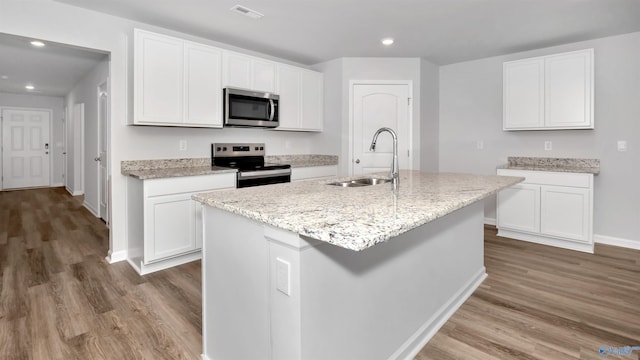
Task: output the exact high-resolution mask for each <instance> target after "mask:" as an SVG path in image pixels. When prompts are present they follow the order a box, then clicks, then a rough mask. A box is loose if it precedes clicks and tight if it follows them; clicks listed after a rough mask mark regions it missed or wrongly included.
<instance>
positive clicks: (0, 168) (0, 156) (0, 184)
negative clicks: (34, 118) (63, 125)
mask: <svg viewBox="0 0 640 360" xmlns="http://www.w3.org/2000/svg"><path fill="white" fill-rule="evenodd" d="M4 110H24V111H46V112H48V113H49V185H47V186H49V187H51V178H53V149H54V146H53V145H52V143H51V141H52V138H53V109H44V108H27V107H19V106H0V117H2V119H1V120H0V148H1V149H2V151H0V177H3V176H4V163H3V160H4V143H3V139H4V136H3V134H2V131H3V130H4V117H3V116H2V113H3V112H4ZM0 190H4V180H2V181H0Z"/></svg>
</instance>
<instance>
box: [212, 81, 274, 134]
mask: <svg viewBox="0 0 640 360" xmlns="http://www.w3.org/2000/svg"><path fill="white" fill-rule="evenodd" d="M223 93H224V126H244V127H266V128H274V127H277V126H278V125H279V122H278V108H279V107H278V102H279V101H280V96H278V95H276V94H272V93H266V92H259V91H249V90H241V89H234V88H225V89H224V92H223Z"/></svg>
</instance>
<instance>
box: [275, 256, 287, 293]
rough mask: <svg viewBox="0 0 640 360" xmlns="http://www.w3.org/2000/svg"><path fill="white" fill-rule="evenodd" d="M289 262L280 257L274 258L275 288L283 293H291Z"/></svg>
mask: <svg viewBox="0 0 640 360" xmlns="http://www.w3.org/2000/svg"><path fill="white" fill-rule="evenodd" d="M290 277H291V264H290V263H289V262H288V261H286V260H282V259H280V258H276V289H278V290H279V291H280V292H282V293H283V294H285V295H287V296H290V294H291V280H290Z"/></svg>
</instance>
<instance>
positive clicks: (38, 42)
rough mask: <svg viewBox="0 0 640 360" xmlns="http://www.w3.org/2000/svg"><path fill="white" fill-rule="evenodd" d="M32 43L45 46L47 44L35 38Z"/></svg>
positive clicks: (36, 45)
mask: <svg viewBox="0 0 640 360" xmlns="http://www.w3.org/2000/svg"><path fill="white" fill-rule="evenodd" d="M31 45H33V46H35V47H43V46H44V45H45V44H44V43H43V42H42V41H38V40H33V41H32V42H31Z"/></svg>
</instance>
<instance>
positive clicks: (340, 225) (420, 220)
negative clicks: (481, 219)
mask: <svg viewBox="0 0 640 360" xmlns="http://www.w3.org/2000/svg"><path fill="white" fill-rule="evenodd" d="M352 178H356V177H352ZM343 179H350V178H343ZM523 180H524V178H521V177H509V176H486V175H471V174H453V173H440V174H435V173H422V172H418V171H401V172H400V186H399V189H398V190H397V191H395V192H394V191H393V190H391V185H390V184H381V185H375V186H363V187H352V188H343V187H339V186H331V185H327V184H328V183H330V182H333V181H335V179H334V180H323V181H317V180H309V181H301V182H295V183H287V184H275V185H269V188H268V191H265V190H266V189H265V187H264V186H261V187H251V188H243V189H236V190H233V191H224V190H223V191H216V192H209V193H202V194H196V195H194V196H193V198H194V199H195V200H197V201H200V202H201V203H203V204H205V205H209V206H212V207H215V208H219V209H222V210H226V211H229V212H231V213H235V214H239V215H242V216H245V217H247V218H250V219H253V220H257V221H259V222H262V223H265V224H269V225H272V226H275V227H277V228H281V229H284V230H289V231H293V232H295V233H298V234H300V235H303V236H308V237H311V238H314V239H318V240H322V241H326V242H328V243H331V244H334V245H337V246H340V247H343V248H346V249H351V250H355V251H360V250H364V249H366V248H368V247H371V246H373V245H376V244H378V243H381V242H384V241H386V240H388V239H390V238H392V237H395V236H397V235H400V234H402V233H404V232H407V231H409V230H411V229H413V228H416V227H418V226H420V225H423V224H425V223H428V222H430V221H433V220H435V219H437V218H440V217H442V216H445V215H447V214H449V213H451V212H453V211H455V210H457V209H460V208H462V207H464V206H467V205H469V204H471V203H473V202H476V201H478V200H480V199H483V198H485V197H487V196H489V195H492V194H495V193H496V192H498V191H499V190H501V189H504V188H506V187H509V186H511V185H513V184H516V183H519V182H521V181H523Z"/></svg>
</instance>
